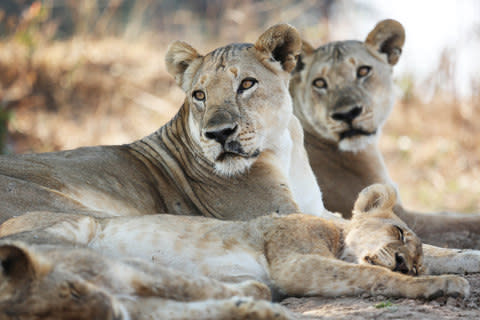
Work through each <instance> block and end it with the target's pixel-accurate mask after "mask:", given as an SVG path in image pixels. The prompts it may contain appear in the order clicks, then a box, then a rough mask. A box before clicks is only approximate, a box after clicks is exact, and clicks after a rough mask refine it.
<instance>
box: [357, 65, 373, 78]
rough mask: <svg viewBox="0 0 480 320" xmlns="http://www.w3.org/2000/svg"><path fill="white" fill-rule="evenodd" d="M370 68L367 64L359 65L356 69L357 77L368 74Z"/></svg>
mask: <svg viewBox="0 0 480 320" xmlns="http://www.w3.org/2000/svg"><path fill="white" fill-rule="evenodd" d="M370 70H372V68H371V67H369V66H361V67H359V68H358V69H357V77H358V78H363V77H366V76H368V74H369V73H370Z"/></svg>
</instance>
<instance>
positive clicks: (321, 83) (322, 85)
mask: <svg viewBox="0 0 480 320" xmlns="http://www.w3.org/2000/svg"><path fill="white" fill-rule="evenodd" d="M312 84H313V86H314V87H316V88H318V89H327V87H328V86H327V81H326V80H325V79H323V78H317V79H315V80H313V82H312Z"/></svg>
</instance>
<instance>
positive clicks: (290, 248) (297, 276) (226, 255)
mask: <svg viewBox="0 0 480 320" xmlns="http://www.w3.org/2000/svg"><path fill="white" fill-rule="evenodd" d="M395 202H396V196H395V191H394V190H393V188H391V187H387V186H385V185H380V184H377V185H372V186H370V187H368V188H366V189H364V190H363V191H362V192H361V194H360V195H359V198H358V199H357V201H356V203H355V207H354V216H353V218H352V220H351V221H348V222H345V221H340V220H335V221H329V220H325V219H322V218H319V217H314V216H309V215H302V214H292V215H288V216H279V215H269V216H263V217H259V218H256V219H254V220H250V221H245V222H232V221H220V220H218V219H211V218H204V217H183V216H172V215H149V216H142V217H113V218H94V217H91V216H84V215H74V214H73V215H69V214H59V213H45V212H36V213H30V214H27V215H24V216H20V217H17V218H12V219H10V220H8V221H7V222H5V223H4V224H3V225H2V226H1V227H0V236H7V237H6V239H8V241H14V243H17V242H19V241H27V242H29V243H36V245H37V246H38V245H42V243H45V242H48V243H52V239H55V241H56V242H57V243H58V244H61V245H60V246H59V247H61V248H63V247H65V245H70V246H71V245H75V246H78V245H81V246H85V247H88V248H92V249H94V250H93V251H96V252H95V253H94V252H93V251H92V250H87V249H83V250H85V252H89V251H90V252H91V254H92V255H93V254H96V255H98V253H100V254H101V256H102V257H107V255H108V256H110V257H111V258H112V260H114V259H121V258H122V257H133V258H136V259H140V260H141V261H142V262H144V263H145V262H149V261H152V262H153V265H152V266H151V268H154V267H155V268H157V267H159V268H165V267H167V268H170V269H168V270H175V272H185V273H186V274H188V275H189V276H190V277H192V279H196V278H201V277H204V276H207V277H208V279H210V280H208V281H211V282H212V281H218V280H219V281H222V282H229V283H239V284H237V286H239V285H241V284H242V283H243V287H242V288H243V289H242V290H243V291H242V290H240V289H238V288H235V287H233V288H229V289H228V290H227V289H224V288H223V289H222V290H221V291H219V292H221V293H222V294H221V295H219V296H220V297H222V298H225V297H226V296H228V294H229V293H230V294H231V293H232V292H234V291H235V290H236V291H237V294H238V292H241V293H242V294H245V295H250V294H252V295H254V296H257V297H258V296H261V297H262V296H263V297H264V298H269V292H268V289H267V287H263V288H262V284H260V283H256V281H259V282H262V283H264V284H265V285H267V286H268V287H269V288H270V289H271V290H272V291H273V293H274V296H285V295H286V296H314V295H321V296H341V295H358V294H362V293H369V294H372V295H378V294H381V295H387V296H400V297H410V298H417V297H425V298H432V297H437V296H439V295H443V294H445V295H453V296H466V295H468V293H469V285H468V282H467V281H466V280H465V279H463V278H461V277H459V276H454V275H443V276H422V275H421V274H422V273H423V272H424V270H423V264H422V261H423V253H422V244H421V242H420V240H419V238H418V237H417V236H416V235H415V234H414V233H413V232H412V231H411V230H410V229H409V228H408V227H407V226H406V225H405V223H403V222H402V221H401V220H400V219H398V218H397V217H396V216H395V215H394V213H393V211H392V208H393V206H394V204H395ZM40 218H41V219H40ZM49 220H50V221H55V222H53V223H49V222H48V221H49ZM38 221H40V225H39V224H38V223H37V222H38ZM140 230H141V231H140ZM15 232H17V233H15ZM47 246H48V245H47ZM54 248H55V246H54ZM76 250H81V249H76ZM27 251H28V250H27ZM60 251H61V250H60ZM0 252H1V251H0ZM59 257H61V255H60V254H58V253H56V252H55V250H53V251H52V250H51V252H49V253H48V254H46V255H45V256H41V257H40V258H41V259H39V260H41V261H42V265H48V267H42V268H38V269H39V271H38V272H37V276H36V277H31V278H28V277H26V276H23V278H24V279H23V280H24V281H22V282H21V281H18V282H17V283H15V284H14V285H16V286H19V287H15V286H13V287H12V289H10V290H3V291H2V293H1V294H0V295H1V297H2V299H1V300H2V301H3V303H2V304H1V306H2V308H3V309H4V310H6V311H8V310H10V309H12V308H16V307H18V306H17V305H16V304H15V303H14V302H16V300H15V299H14V298H15V297H16V295H15V294H12V293H13V292H15V293H17V292H24V291H23V290H25V289H24V287H32V285H31V282H33V283H38V282H41V283H42V282H47V283H48V281H52V279H51V277H50V270H52V269H53V270H55V266H56V265H57V263H58V261H56V260H55V259H56V258H57V259H58V258H59ZM62 259H64V258H63V257H62ZM68 259H73V261H75V262H72V261H71V262H70V264H69V265H70V266H71V267H72V268H76V269H77V270H81V272H79V271H77V272H75V274H77V277H80V278H82V277H83V281H85V282H86V283H85V284H84V289H82V290H75V295H77V296H79V299H80V298H81V297H82V295H84V294H87V295H88V294H90V291H89V290H90V289H89V288H90V287H91V286H93V285H92V284H91V282H93V280H94V279H99V278H100V279H101V280H103V279H104V277H108V279H107V280H106V281H105V282H106V285H105V288H103V289H102V290H104V291H105V292H106V293H105V294H107V293H108V294H111V292H112V291H114V292H116V293H117V294H118V292H119V291H120V292H123V293H124V294H130V295H132V296H141V297H143V296H150V295H154V294H152V292H157V293H158V294H159V295H161V294H162V293H163V294H165V293H169V292H170V294H169V295H167V296H163V297H164V298H167V299H171V300H185V299H187V298H190V299H191V298H192V297H194V296H195V297H203V298H205V297H207V298H208V297H211V296H212V295H214V292H211V291H212V289H211V287H212V285H207V284H205V286H202V285H197V286H194V287H192V288H191V289H192V292H183V291H182V289H181V288H183V287H184V286H185V284H184V283H183V282H185V275H183V276H178V275H175V274H174V273H173V271H172V276H170V277H169V278H167V279H166V280H162V279H163V277H161V276H160V277H159V280H158V281H157V282H155V281H153V282H152V283H148V282H144V283H142V282H139V281H136V280H134V279H133V276H131V272H130V271H127V272H126V270H127V269H128V268H132V266H131V265H129V266H128V267H126V266H125V265H119V266H116V267H110V266H109V264H110V263H109V262H108V261H107V259H106V258H103V260H104V261H106V262H103V263H104V264H105V265H104V266H100V267H99V266H98V264H99V262H98V261H100V260H98V259H95V261H94V262H92V264H89V263H90V262H91V261H89V260H88V259H82V258H81V255H71V256H70V257H69V258H68ZM32 260H34V259H32ZM114 261H115V260H114ZM2 265H4V266H5V265H10V266H12V263H5V260H3V261H2ZM149 265H150V264H149ZM142 268H146V267H145V265H143V267H142ZM149 268H150V267H149ZM8 269H12V268H7V270H8ZM34 269H35V268H34ZM92 269H93V270H92ZM105 270H108V271H105ZM177 270H179V271H177ZM392 271H398V272H392ZM102 272H105V273H107V275H105V274H102V275H100V273H102ZM162 272H163V273H165V272H166V271H162ZM14 273H15V272H14ZM20 273H22V275H23V274H27V273H26V272H23V271H22V272H16V276H18V277H21V275H20ZM416 275H419V276H418V277H415V276H416ZM70 276H73V273H71V274H70ZM150 276H153V277H155V273H151V274H150ZM25 278H27V279H25ZM117 278H121V280H119V279H117ZM145 279H147V278H145ZM179 279H180V280H181V281H179ZM212 279H213V280H212ZM252 280H255V281H252ZM66 281H67V283H69V282H68V281H69V280H68V279H67V280H66ZM192 281H193V280H192ZM203 281H205V283H206V281H207V280H203ZM245 281H250V282H245ZM4 282H5V280H4ZM55 283H58V281H57V282H55ZM221 285H223V286H225V287H228V286H233V285H232V284H223V283H216V286H221ZM2 286H3V287H5V284H2ZM108 286H110V287H108ZM42 288H45V289H44V290H47V292H48V290H50V289H51V290H53V291H54V292H48V295H47V294H46V293H45V292H44V291H41V292H42V295H41V296H39V297H29V296H28V294H29V293H26V294H25V293H24V294H23V295H22V296H23V297H25V295H26V296H27V297H28V299H30V298H31V299H34V298H40V301H42V299H43V298H42V297H54V296H55V294H61V293H56V291H57V290H60V289H59V287H48V286H46V285H43V286H42ZM69 288H70V287H69V286H67V288H66V289H65V290H66V291H68V290H70V289H69ZM189 288H190V287H188V286H187V289H189ZM175 290H176V291H175ZM249 290H250V291H251V292H250V293H249ZM265 291H266V292H265ZM145 292H147V293H145ZM174 292H178V293H174ZM209 292H210V293H209ZM33 294H34V293H33ZM26 301H30V300H26ZM19 303H20V302H19ZM44 303H50V304H56V303H57V302H56V300H55V299H51V300H49V301H48V302H47V301H44ZM117 303H120V307H118V308H120V309H121V310H123V312H124V313H126V314H129V313H132V314H137V312H138V310H140V309H142V307H139V306H138V305H137V306H136V309H135V310H137V311H135V310H133V311H132V310H131V309H129V308H130V307H132V306H134V305H133V304H132V305H129V304H125V303H123V304H122V303H121V302H119V301H117ZM139 305H140V306H141V304H139ZM129 306H130V307H129ZM22 307H24V308H26V310H28V308H30V306H29V305H28V304H27V305H23V304H22ZM263 307H265V308H270V307H271V308H276V307H278V306H275V305H264V306H263ZM52 308H53V306H52ZM112 308H113V307H112ZM122 308H123V309H122ZM132 308H133V307H132ZM102 310H103V309H102ZM272 312H273V313H274V311H272ZM117 313H118V312H117ZM212 318H213V317H212Z"/></svg>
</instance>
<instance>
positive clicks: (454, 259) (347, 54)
mask: <svg viewBox="0 0 480 320" xmlns="http://www.w3.org/2000/svg"><path fill="white" fill-rule="evenodd" d="M404 40H405V33H404V29H403V27H402V25H401V24H400V23H399V22H397V21H394V20H384V21H381V22H379V23H378V24H377V25H376V26H375V28H374V29H373V30H372V31H371V32H370V33H369V34H368V36H367V38H366V40H365V41H364V42H362V41H355V40H348V41H338V42H332V43H328V44H325V45H322V46H320V47H318V48H317V49H314V48H313V47H312V46H311V45H310V44H308V42H306V41H304V44H303V49H302V54H301V55H300V62H299V63H298V66H297V68H296V69H295V71H294V73H293V76H292V80H291V82H290V93H291V95H292V99H293V102H294V113H295V114H296V115H297V117H298V118H299V120H300V122H301V123H302V126H303V128H304V131H305V147H306V149H307V152H308V156H309V160H310V164H311V166H312V169H313V171H314V173H315V175H316V177H317V181H318V183H319V185H320V188H321V190H322V193H323V200H324V204H325V207H326V208H327V209H328V210H331V211H333V212H340V213H341V214H342V215H343V217H345V218H349V217H350V216H351V208H352V206H353V204H354V202H355V197H356V196H355V195H356V194H357V193H358V192H360V191H361V190H362V189H363V188H365V187H366V186H369V185H371V184H373V183H386V184H391V185H394V183H393V181H392V180H391V178H390V176H389V174H388V171H387V169H386V167H385V164H384V161H383V157H382V155H381V153H380V150H379V147H378V145H377V143H378V137H379V135H380V134H381V131H382V126H383V124H384V122H385V120H386V119H387V118H388V116H389V114H390V111H391V109H392V106H393V102H394V84H393V66H394V65H395V64H396V63H397V62H398V60H399V58H400V56H401V52H402V47H403V44H404ZM395 213H396V214H397V215H398V216H399V217H400V218H401V219H403V220H404V221H405V222H406V223H407V224H408V225H409V226H410V227H411V228H412V229H413V230H414V231H415V232H416V233H417V234H418V235H419V236H420V237H421V238H422V240H423V241H424V242H426V243H433V244H437V245H440V246H448V247H456V246H460V247H464V248H480V242H479V241H480V216H479V215H463V216H462V215H454V214H421V213H418V212H412V211H408V210H406V209H405V208H404V207H403V206H402V204H401V201H400V200H399V201H398V203H397V205H396V207H395ZM447 234H449V235H450V236H449V237H447ZM449 238H450V239H452V240H451V241H447V239H449ZM424 251H425V255H426V258H427V263H428V264H429V265H431V268H430V269H431V270H432V272H436V273H443V272H460V273H461V272H465V271H470V272H478V271H480V270H479V266H480V264H479V257H480V253H479V252H478V251H460V250H437V249H435V248H433V247H431V246H426V247H425V250H424ZM430 257H435V259H434V260H431V259H430Z"/></svg>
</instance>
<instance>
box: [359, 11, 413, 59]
mask: <svg viewBox="0 0 480 320" xmlns="http://www.w3.org/2000/svg"><path fill="white" fill-rule="evenodd" d="M365 43H366V44H367V45H369V46H371V47H373V48H374V49H375V50H376V51H378V52H380V53H384V54H386V55H387V61H388V63H390V64H391V65H392V66H393V65H395V64H397V62H398V59H400V55H401V54H402V48H403V44H404V43H405V30H404V29H403V26H402V24H401V23H400V22H398V21H395V20H392V19H387V20H383V21H380V22H379V23H378V24H377V25H376V26H375V28H374V29H373V30H372V31H370V33H369V34H368V36H367V39H366V40H365Z"/></svg>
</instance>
